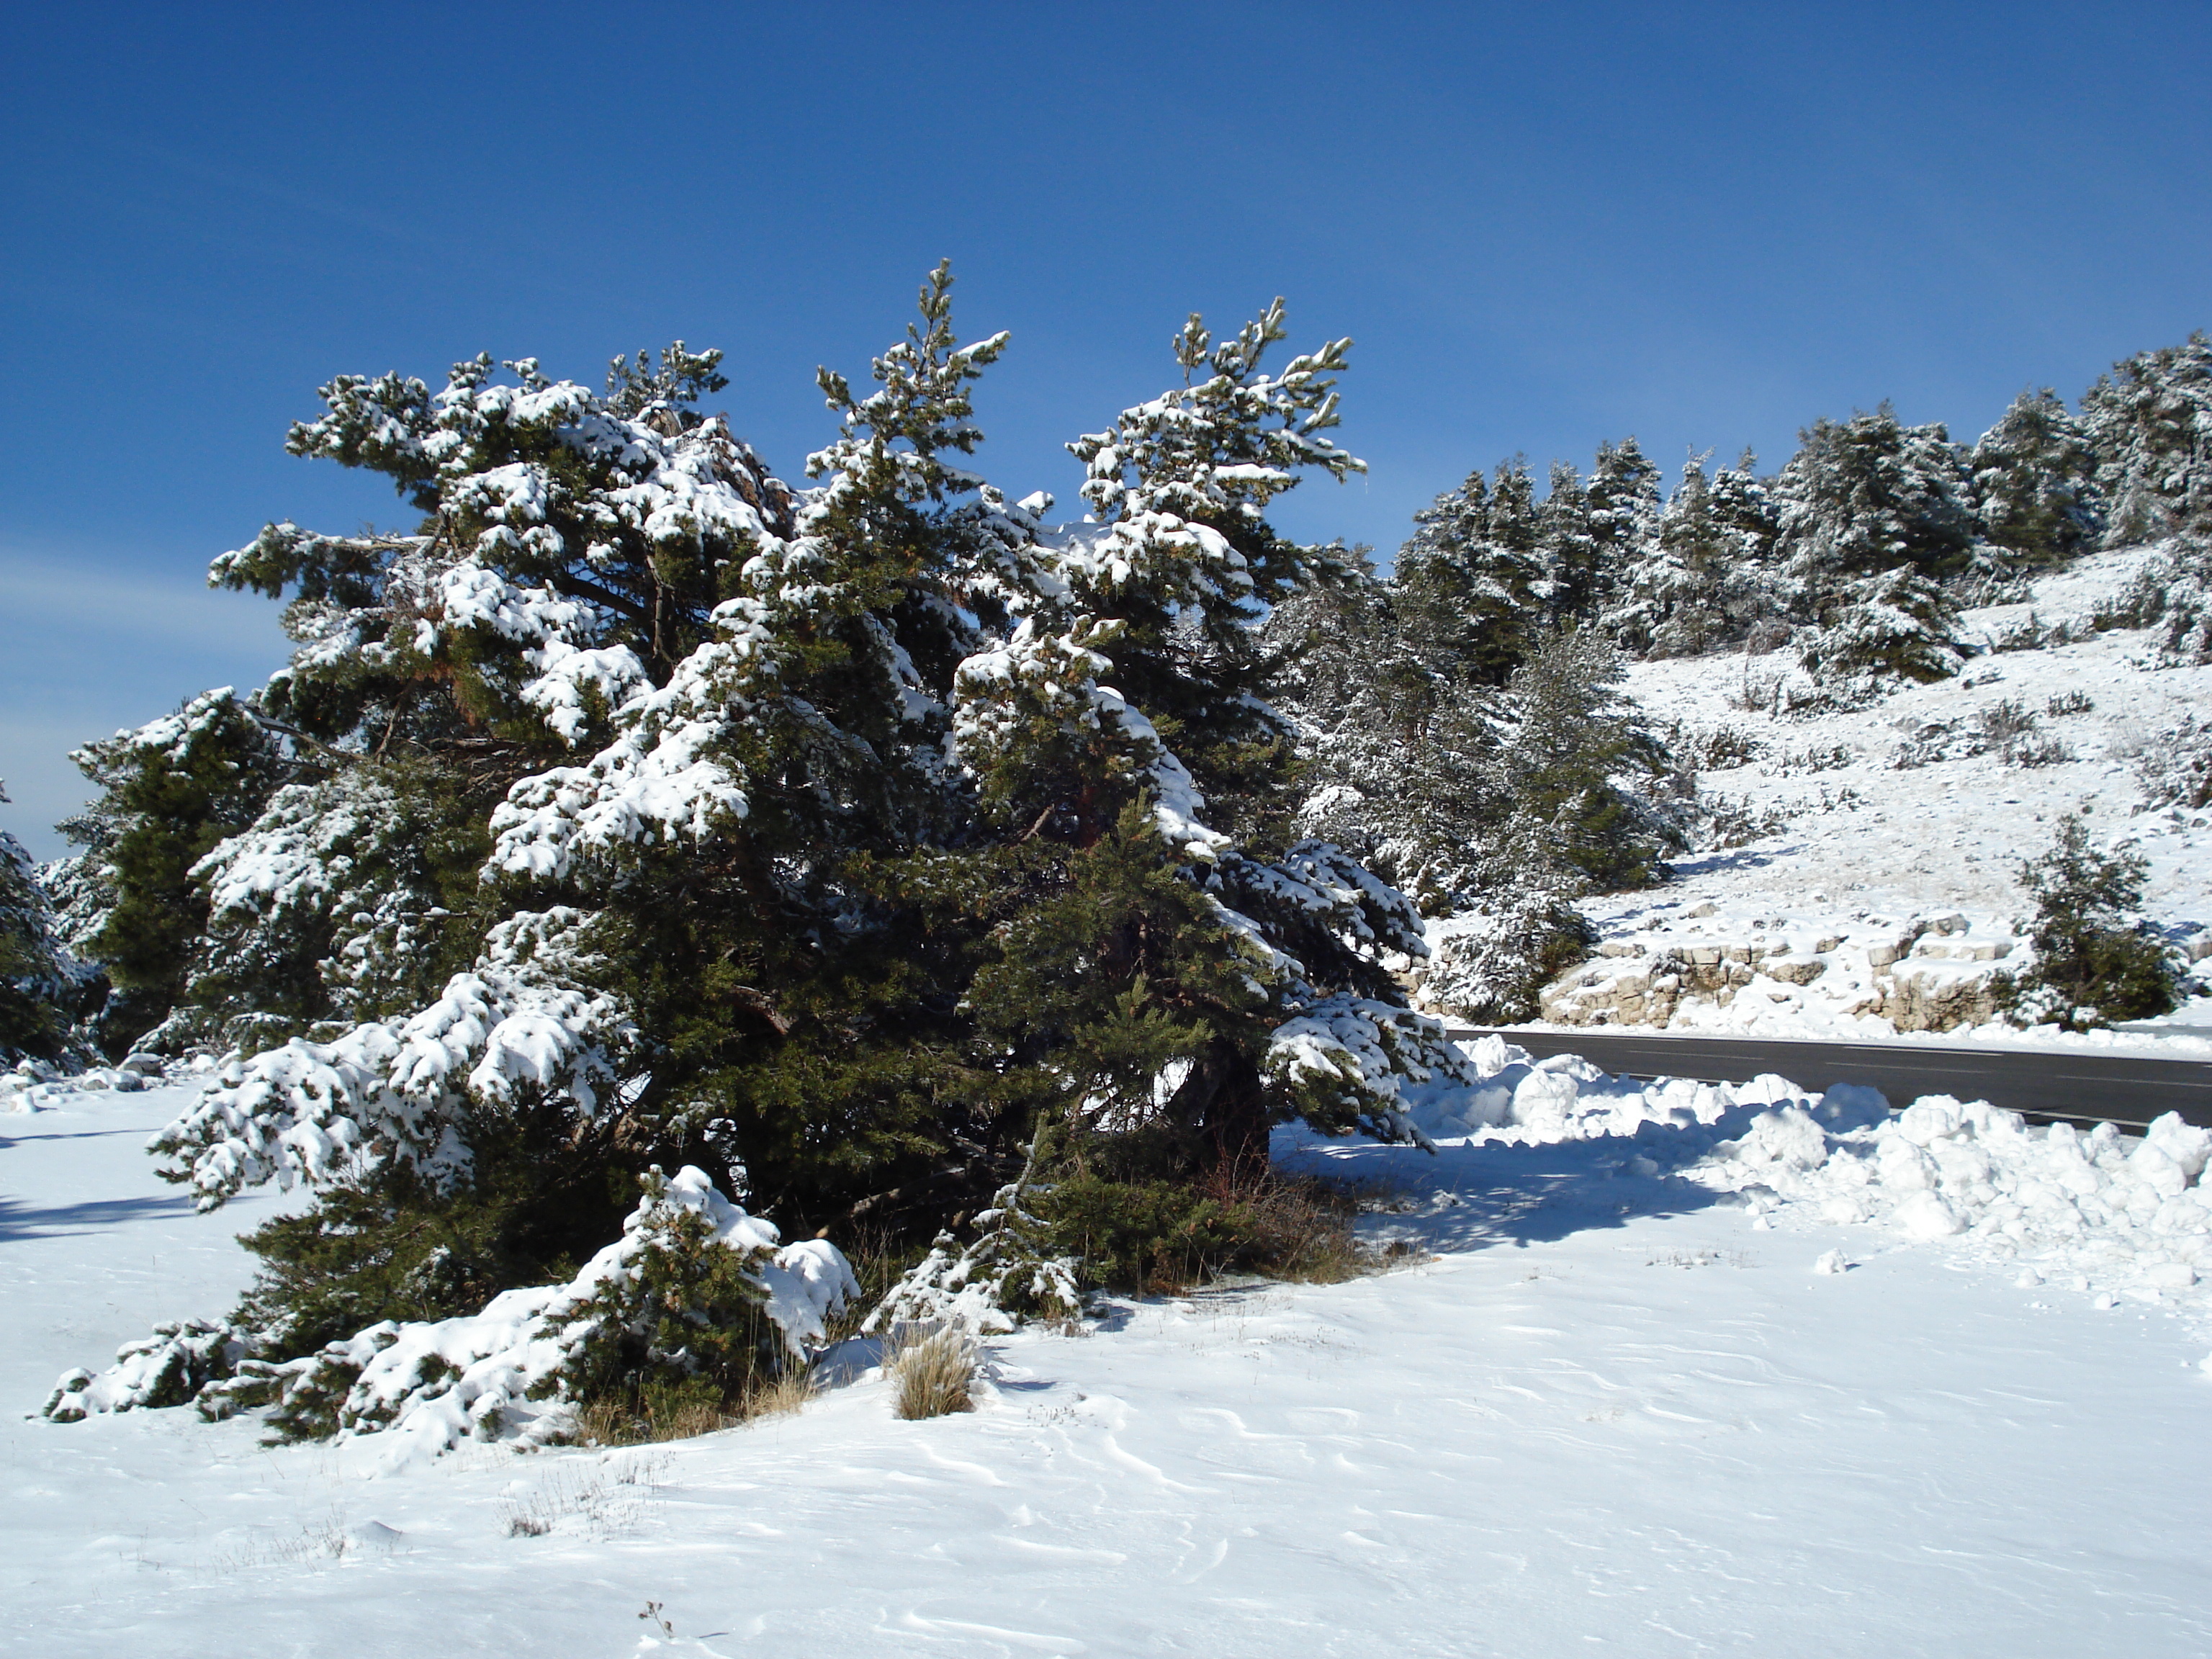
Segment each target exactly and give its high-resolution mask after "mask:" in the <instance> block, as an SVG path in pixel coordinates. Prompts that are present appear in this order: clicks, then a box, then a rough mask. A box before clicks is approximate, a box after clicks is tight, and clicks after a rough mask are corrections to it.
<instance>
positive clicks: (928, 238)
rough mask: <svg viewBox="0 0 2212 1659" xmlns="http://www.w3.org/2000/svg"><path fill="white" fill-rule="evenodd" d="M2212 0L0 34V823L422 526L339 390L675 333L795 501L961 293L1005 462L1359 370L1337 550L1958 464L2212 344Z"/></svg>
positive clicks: (58, 799)
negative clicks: (949, 300) (1701, 484)
mask: <svg viewBox="0 0 2212 1659" xmlns="http://www.w3.org/2000/svg"><path fill="white" fill-rule="evenodd" d="M2208 64H2212V7H2208V6H2206V5H2204V4H2203V3H2202V0H2195V3H2190V4H2176V5H2161V4H2155V3H2131V4H2129V5H2125V6H2111V5H2079V6H2057V5H2038V4H2033V3H2015V4H1982V5H1944V4H1940V3H1928V0H1921V3H1914V4H1903V5H1887V4H1869V3H1856V4H1852V5H1850V6H1843V5H1837V6H1824V7H1812V6H1789V5H1784V6H1776V5H1772V4H1764V5H1744V6H1723V5H1697V4H1690V5H1676V6H1652V5H1636V6H1627V5H1623V6H1609V5H1595V4H1593V5H1573V4H1559V5H1543V6H1539V5H1530V4H1526V3H1522V4H1517V5H1511V6H1484V5H1476V4H1462V5H1451V6H1425V5H1376V6H1368V7H1356V6H1344V5H1341V4H1338V5H1328V6H1322V5H1308V4H1297V3H1291V4H1269V5H1226V4H1225V5H1205V4H1195V3H1186V4H1181V5H1157V6H1155V5H1146V4H1131V3H1116V4H1113V5H1093V6H1084V7H1074V6H1057V5H1051V4H1036V3H1029V4H1004V5H958V4H933V5H912V4H908V5H882V6H876V5H839V4H816V5H807V6H777V5H756V6H741V5H654V4H641V3H631V4H627V5H623V6H607V5H593V6H589V7H584V6H569V5H563V4H551V3H543V0H540V3H533V4H530V5H514V6H496V5H466V4H455V3H447V4H441V5H436V6H413V5H405V4H395V3H381V4H379V5H376V6H373V7H372V6H355V7H337V6H298V5H286V6H282V7H278V6H269V7H225V6H220V5H195V6H161V7H154V6H131V5H117V6H107V7H101V8H93V7H78V8H70V9H64V8H59V7H51V6H49V7H41V8H33V7H31V6H28V5H19V6H15V7H12V8H10V9H9V14H8V21H7V22H6V23H5V25H4V27H0V135H4V136H0V144H4V154H3V155H0V160H4V166H3V167H0V200H4V219H3V220H0V223H4V226H5V231H4V234H0V367H4V369H5V372H6V384H7V386H8V388H9V396H8V397H7V398H6V399H5V400H4V402H0V468H4V470H5V471H4V479H3V480H0V481H4V485H5V487H4V489H0V777H4V778H5V779H6V780H7V782H8V785H9V790H10V792H11V793H12V794H13V796H14V804H13V805H7V806H0V827H5V828H8V829H12V830H13V831H14V832H15V833H16V834H17V835H19V836H22V837H23V838H24V839H25V840H26V841H27V842H30V843H31V844H32V845H33V847H34V848H36V849H37V850H39V851H40V852H41V853H52V852H55V851H58V850H59V842H58V839H57V838H56V837H55V836H52V834H51V833H50V831H49V829H48V826H49V825H50V824H51V823H52V821H53V819H54V818H55V817H57V816H58V815H59V814H61V813H62V812H64V811H67V810H69V809H70V807H72V806H73V805H75V804H76V801H77V799H79V798H80V796H81V794H82V791H81V789H80V788H79V787H78V780H77V778H76V774H75V773H74V771H73V770H72V769H70V767H69V766H68V763H67V762H66V761H65V760H64V758H63V756H64V751H65V750H67V749H68V748H69V747H70V745H72V744H76V743H78V742H81V741H82V740H84V739H85V738H89V737H93V736H95V735H99V734H101V733H104V732H107V731H110V730H112V729H113V728H114V727H116V726H118V725H121V724H125V723H129V724H137V723H138V722H139V721H142V720H147V719H150V718H152V717H153V716H154V715H155V714H161V713H162V712H165V711H166V710H167V709H168V708H172V707H173V706H174V705H175V703H176V702H178V701H179V699H180V698H181V697H183V696H185V695H187V694H188V693H191V692H193V691H196V690H200V689H203V688H204V687H206V686H209V685H215V684H226V683H236V684H240V685H241V686H243V685H246V684H253V683H257V682H258V680H259V678H261V677H262V676H264V674H265V673H266V672H267V671H269V670H270V668H272V667H273V666H275V665H276V663H277V662H278V661H279V660H280V659H281V655H282V649H283V644H282V640H281V636H280V635H278V633H277V630H276V623H275V617H276V607H275V606H274V605H270V604H269V603H267V602H266V601H264V600H259V599H252V598H248V597H244V596H232V595H220V596H211V595H208V594H206V593H205V592H203V591H202V588H201V580H202V576H203V573H204V568H205V565H206V562H207V560H208V559H209V557H210V556H212V555H214V554H216V553H218V552H221V551H222V550H225V549H227V548H230V547H234V546H237V545H239V544H241V543H244V542H246V541H247V540H249V539H251V538H252V536H253V534H254V532H256V531H257V530H258V528H259V526H261V525H262V524H263V522H264V521H265V520H270V519H274V518H281V517H291V518H295V519H296V520H299V521H301V522H302V523H305V524H309V525H313V526H318V527H322V528H331V529H340V530H343V529H350V528H353V527H355V526H358V525H359V524H361V523H362V521H363V520H376V521H378V522H380V523H382V524H386V525H390V524H395V523H398V522H402V521H403V520H404V513H402V512H401V510H400V507H399V504H398V501H397V500H396V498H395V497H393V496H392V495H391V494H390V493H389V492H388V490H386V489H382V488H380V487H379V486H378V485H376V484H375V483H374V482H372V481H371V480H368V479H367V478H364V477H360V476H358V475H353V474H348V473H345V472H343V471H339V470H337V469H336V468H334V467H331V466H329V465H327V464H325V465H308V464H307V463H305V462H301V461H295V460H292V459H289V458H288V457H287V456H286V455H285V454H284V453H283V447H282V441H283V433H284V428H285V426H286V424H287V423H288V422H289V421H291V420H293V419H295V418H298V417H300V416H304V415H307V414H310V413H312V412H313V410H314V409H315V408H316V404H315V401H314V397H313V390H314V387H315V386H317V385H318V384H319V383H320V382H322V381H324V380H327V379H329V378H330V377H331V375H333V374H339V373H343V372H348V371H362V372H371V373H373V372H377V371H381V370H383V369H386V368H399V369H403V370H405V371H407V372H410V373H412V374H420V375H422V376H423V377H424V378H426V379H429V380H432V381H433V383H434V384H435V382H436V380H437V379H438V377H439V376H440V375H441V373H442V371H443V369H444V368H445V367H446V365H447V364H448V363H449V362H452V361H453V360H454V359H456V358H459V357H462V356H470V355H472V354H474V353H475V352H476V351H477V350H479V349H489V350H490V351H491V352H493V353H494V354H495V355H496V356H503V357H512V356H523V355H526V354H527V355H534V356H538V357H539V358H540V359H542V360H543V362H544V364H545V366H546V367H547V368H548V369H549V370H550V371H551V372H553V373H556V374H568V375H573V376H575V377H578V378H582V379H587V380H592V381H594V382H596V380H597V379H598V378H599V375H600V374H602V373H603V372H604V368H605V361H606V359H607V358H608V357H609V356H611V355H612V354H613V353H615V352H617V351H623V350H634V349H636V348H638V347H640V346H659V345H660V344H662V343H665V342H666V341H667V340H668V339H670V338H671V337H676V336H681V337H683V338H684V339H686V340H688V341H689V342H690V343H692V344H693V345H695V346H697V345H701V344H714V345H720V346H722V347H723V348H725V349H726V350H727V351H728V352H729V354H730V362H729V365H728V368H729V370H730V373H731V374H732V380H733V384H732V386H731V387H730V388H729V390H728V391H727V392H726V393H724V394H723V398H722V400H721V401H722V402H723V403H724V404H726V407H727V408H728V409H729V410H730V412H731V414H732V417H733V419H734V423H735V425H736V427H737V428H738V431H739V432H740V433H741V434H743V435H746V436H748V437H750V439H751V440H752V441H754V442H755V443H756V445H757V446H758V447H760V448H761V449H762V450H763V452H764V453H766V455H767V456H768V458H769V460H770V461H771V462H772V463H773V464H774V465H776V466H777V467H778V468H779V469H781V470H783V471H786V472H787V474H788V475H795V474H796V473H797V471H798V469H799V466H800V464H801V462H802V460H803V458H804V456H805V453H806V452H807V451H808V450H809V449H810V448H811V447H816V446H817V445H819V444H820V443H821V442H822V441H823V439H824V437H825V436H826V435H827V434H828V432H829V422H828V419H827V417H826V416H825V415H824V413H823V410H822V407H821V403H820V399H819V398H818V396H817V394H816V392H814V390H813V386H812V376H813V371H814V368H815V365H816V364H817V363H820V362H827V363H829V364H831V365H832V366H835V367H837V368H842V369H844V370H845V371H847V372H848V374H854V376H855V378H859V377H860V376H863V375H865V374H866V367H867V359H868V356H870V354H871V353H872V351H874V350H875V349H879V348H880V347H881V346H882V345H883V344H884V343H887V342H888V341H889V340H890V338H891V337H893V336H894V335H895V334H896V331H898V330H899V329H900V328H901V327H902V325H903V323H904V320H905V319H906V317H907V316H908V314H909V309H910V307H911V303H912V298H913V292H914V289H915V286H916V284H917V282H918V280H919V278H920V276H921V273H922V272H923V271H924V270H926V269H927V268H928V267H929V266H930V265H931V264H933V263H934V262H935V261H936V260H937V259H938V258H940V257H943V256H950V257H951V259H952V260H953V262H954V265H955V269H956V270H957V272H958V273H959V276H960V279H961V281H960V287H959V289H958V313H957V314H958V320H959V322H960V324H961V325H962V327H963V332H964V333H966V334H968V335H969V336H973V335H975V334H980V333H983V332H987V331H991V330H994V329H998V328H1008V329H1011V330H1012V331H1013V337H1014V343H1013V349H1012V351H1011V352H1010V353H1009V355H1008V356H1007V358H1006V360H1005V362H1003V364H1002V365H1001V366H1000V368H998V369H997V370H995V371H994V373H993V374H992V375H991V376H990V378H989V379H988V380H986V381H985V383H984V385H983V386H982V389H981V393H980V417H981V423H982V425H983V427H984V428H985V430H986V431H987V433H988V434H989V435H990V441H989V442H988V443H987V446H986V448H985V451H984V453H983V455H982V458H981V459H982V465H984V467H985V469H986V471H988V472H989V473H990V475H991V476H992V477H994V478H995V479H996V480H997V481H999V482H1000V483H1002V484H1004V485H1006V487H1008V488H1009V489H1010V490H1011V491H1012V492H1013V493H1016V494H1020V493H1025V492H1026V491H1028V490H1030V489H1036V488H1043V489H1051V490H1053V491H1054V493H1055V494H1056V495H1059V496H1060V500H1061V501H1062V502H1063V504H1066V503H1070V502H1073V501H1074V486H1075V484H1076V483H1078V482H1079V474H1078V471H1077V469H1076V466H1075V464H1074V463H1073V461H1072V460H1071V459H1069V458H1067V457H1066V455H1065V454H1064V453H1062V452H1061V451H1060V447H1059V446H1060V444H1061V443H1062V442H1063V441H1065V440H1066V439H1067V438H1069V437H1072V436H1073V435H1075V434H1076V433H1078V432H1079V431H1083V430H1085V429H1090V428H1096V427H1097V426H1099V425H1101V424H1103V423H1104V422H1106V421H1108V420H1109V419H1110V418H1111V417H1112V416H1113V415H1114V414H1115V411H1116V410H1119V409H1121V407H1123V406H1124V405H1125V404H1129V403H1131V402H1133V401H1135V400H1137V399H1139V398H1143V397H1146V396H1148V395H1150V394H1151V393H1152V392H1156V391H1158V389H1159V388H1160V387H1161V386H1164V385H1165V384H1166V383H1167V381H1168V380H1169V378H1170V370H1171V364H1170V359H1169V356H1168V353H1167V341H1168V337H1169V335H1170V332H1171V331H1172V330H1173V328H1174V327H1175V325H1176V323H1177V322H1178V321H1179V320H1180V319H1181V318H1182V315H1183V313H1185V312H1187V311H1188V310H1191V309H1194V308H1195V309H1199V310H1202V311H1204V312H1205V313H1206V315H1207V317H1208V318H1209V319H1211V320H1212V321H1214V322H1216V323H1217V324H1219V325H1232V326H1233V325H1234V324H1235V323H1236V322H1237V321H1238V320H1239V319H1242V318H1243V317H1244V316H1246V315H1248V314H1249V313H1250V312H1251V311H1252V310H1253V308H1254V307H1255V306H1257V305H1258V304H1260V303H1261V302H1262V301H1265V300H1266V299H1267V297H1268V296H1270V295H1274V294H1278V293H1279V294H1283V295H1287V296H1288V298H1289V301H1290V305H1291V323H1292V326H1293V330H1294V333H1295V335H1296V336H1297V338H1298V339H1299V340H1301V341H1303V340H1306V339H1318V338H1320V337H1322V336H1324V335H1328V336H1336V335H1345V334H1349V335H1351V336H1352V337H1354V338H1355V340H1356V341H1357V345H1356V347H1355V349H1354V350H1353V353H1352V362H1353V364H1354V368H1353V371H1352V374H1351V375H1350V376H1349V377H1348V379H1347V380H1346V383H1345V388H1344V390H1345V400H1346V422H1345V428H1344V433H1343V436H1344V439H1345V441H1346V442H1347V443H1348V444H1349V445H1350V446H1351V447H1352V448H1353V449H1354V450H1355V451H1356V452H1357V453H1360V454H1362V455H1364V456H1365V457H1366V459H1368V460H1369V462H1370V464H1371V466H1372V471H1371V474H1370V477H1368V478H1366V479H1365V480H1364V481H1357V480H1356V481H1354V482H1353V483H1351V484H1349V485H1347V486H1346V487H1343V488H1338V487H1336V486H1333V485H1330V484H1328V483H1325V482H1323V483H1313V484H1310V485H1308V486H1307V487H1306V488H1305V489H1302V490H1300V491H1299V492H1297V495H1293V496H1292V497H1291V498H1290V500H1289V501H1288V502H1287V503H1286V504H1285V506H1286V510H1285V512H1284V513H1282V515H1281V516H1282V518H1283V520H1285V522H1286V524H1287V525H1288V526H1290V527H1291V528H1293V529H1294V530H1296V531H1297V532H1301V533H1304V534H1309V535H1315V536H1328V535H1337V534H1341V535H1343V536H1345V537H1346V538H1349V539H1352V540H1354V541H1364V542H1369V543H1371V544H1375V545H1376V547H1377V548H1378V550H1382V551H1383V553H1386V554H1387V553H1388V551H1389V550H1390V549H1392V548H1394V547H1395V545H1396V544H1397V543H1398V542H1399V541H1400V540H1401V538H1402V537H1403V535H1404V534H1405V532H1406V529H1407V518H1408V515H1409V514H1410V513H1412V511H1413V509H1414V508H1415V507H1418V506H1419V505H1421V504H1422V503H1423V502H1424V501H1426V500H1427V499H1428V498H1429V497H1430V496H1431V495H1434V494H1435V493H1436V492H1437V491H1438V490H1440V489H1444V488H1446V487H1448V486H1449V485H1450V484H1451V483H1454V482H1455V481H1456V480H1457V479H1458V478H1459V477H1461V476H1462V475H1463V474H1464V473H1465V472H1466V471H1468V469H1469V468H1470V467H1472V466H1474V465H1489V464H1492V463H1494V462H1495V461H1497V460H1498V459H1499V458H1500V457H1501V456H1504V455H1508V454H1510V453H1514V452H1516V451H1525V452H1526V453H1528V456H1529V458H1530V459H1531V460H1532V461H1534V463H1535V464H1536V465H1538V467H1539V468H1541V467H1542V466H1543V465H1545V464H1546V463H1547V461H1549V460H1550V459H1552V458H1553V457H1555V456H1556V457H1563V458H1565V459H1572V460H1575V461H1576V462H1577V463H1578V464H1580V465H1585V466H1586V465H1588V462H1589V456H1590V453H1591V452H1592V450H1594V449H1595V447H1596V446H1597V444H1598V443H1599V442H1600V441H1603V440H1607V439H1615V438H1619V437H1621V436H1623V435H1628V434H1631V433H1632V434H1634V435H1637V436H1638V438H1639V439H1640V440H1641V441H1643V443H1644V447H1646V449H1647V450H1648V451H1649V452H1650V453H1652V454H1653V455H1654V456H1655V457H1656V458H1658V459H1661V460H1662V463H1663V464H1665V465H1667V466H1668V469H1669V471H1672V470H1673V469H1674V466H1675V465H1676V464H1677V463H1678V462H1679V459H1680V456H1681V455H1682V453H1683V452H1684V450H1685V448H1686V447H1689V446H1695V447H1699V448H1706V447H1711V448H1714V449H1717V450H1718V451H1720V452H1721V453H1723V456H1732V455H1733V454H1734V453H1735V451H1736V450H1737V449H1739V448H1741V447H1742V446H1744V445H1746V444H1751V445H1753V446H1755V447H1757V448H1758V450H1759V453H1760V454H1761V456H1762V457H1763V458H1764V459H1765V463H1766V465H1769V466H1770V467H1771V466H1773V465H1779V463H1780V462H1781V461H1782V460H1783V459H1785V458H1786V457H1787V455H1788V453H1789V452H1790V449H1791V447H1793V446H1794V441H1795V435H1796V430H1797V428H1799V427H1800V426H1802V425H1803V424H1805V423H1806V422H1808V421H1810V420H1811V419H1812V418H1813V417H1814V416H1819V415H1824V414H1825V415H1838V416H1839V415H1845V414H1848V413H1849V412H1850V410H1852V409H1853V408H1855V407H1871V406H1872V405H1873V404H1875V403H1877V402H1879V401H1880V400H1881V399H1882V398H1892V399H1893V400H1894V401H1895V403H1896V404H1897V407H1898V410H1899V413H1900V414H1901V415H1903V416H1905V418H1907V419H1910V420H1915V421H1923V420H1942V421H1945V422H1949V423H1950V424H1951V426H1952V428H1953V430H1954V435H1966V436H1971V435H1973V434H1975V433H1977V432H1978V431H1979V430H1980V429H1981V428H1983V427H1984V426H1986V425H1987V424H1988V423H1989V422H1990V421H1991V420H1992V419H1994V417H1995V416H1996V415H1997V414H1998V412H1999V411H2000V410H2002V408H2003V406H2004V404H2005V403H2006V401H2007V400H2008V398H2010V397H2011V396H2012V395H2013V393H2015V392H2017V391H2019V390H2020V389H2021V387H2022V386H2027V385H2028V384H2030V383H2035V384H2046V383H2047V384H2051V385H2053V386H2057V388H2058V390H2059V391H2060V392H2062V393H2063V394H2064V395H2065V396H2067V397H2068V398H2075V397H2076V396H2078V395H2079V393H2080V392H2081V389H2082V388H2083V387H2084V386H2086V385H2087V383H2088V382H2089V381H2090V380H2092V379H2093V378H2094V377H2095V375H2096V374H2098V373H2099V372H2100V370H2101V369H2103V368H2105V367H2106V366H2107V365H2108V364H2109V363H2110V362H2112V360H2113V359H2115V358H2117V357H2119V356H2125V355H2127V354H2128V353H2130V352H2132V351H2136V350H2138V349H2144V348H2147V347H2150V346H2155V345H2160V344H2167V343H2173V342H2176V341H2179V339H2181V338H2182V337H2185V335H2186V334H2187V333H2188V332H2189V331H2190V330H2191V329H2192V328H2198V327H2205V326H2212V199H2208V197H2212V161H2208V158H2212V98H2208V96H2207V93H2206V82H2205V79H2204V76H2205V74H2206V70H2207V66H2208Z"/></svg>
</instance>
